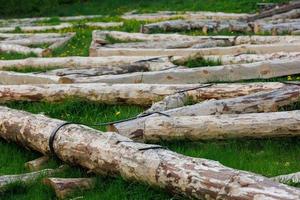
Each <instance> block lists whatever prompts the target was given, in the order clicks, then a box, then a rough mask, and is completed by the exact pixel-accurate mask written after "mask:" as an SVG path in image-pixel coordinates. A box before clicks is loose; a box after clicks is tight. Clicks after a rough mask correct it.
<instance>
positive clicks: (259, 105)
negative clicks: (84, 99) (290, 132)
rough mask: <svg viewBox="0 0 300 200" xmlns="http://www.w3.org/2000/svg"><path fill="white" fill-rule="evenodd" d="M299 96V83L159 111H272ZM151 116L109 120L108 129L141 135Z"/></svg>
mask: <svg viewBox="0 0 300 200" xmlns="http://www.w3.org/2000/svg"><path fill="white" fill-rule="evenodd" d="M299 98H300V86H298V85H289V86H285V87H282V88H280V89H275V90H273V91H271V92H259V93H255V94H251V95H247V96H242V97H236V98H230V99H223V100H209V101H204V102H202V103H198V104H195V105H191V106H184V107H180V108H176V109H170V110H167V111H165V112H163V113H165V114H167V115H170V116H205V115H220V114H241V113H258V112H275V111H278V109H279V108H280V107H282V106H286V105H290V104H292V103H295V102H298V101H299ZM154 116H159V115H158V114H152V115H150V116H145V117H139V118H137V119H135V120H131V121H127V122H122V123H117V124H113V125H111V126H109V127H108V129H109V130H112V131H116V132H118V133H119V134H121V135H124V136H126V137H129V138H136V139H141V136H143V132H144V131H143V128H144V124H145V121H146V120H147V119H149V118H151V117H154Z"/></svg>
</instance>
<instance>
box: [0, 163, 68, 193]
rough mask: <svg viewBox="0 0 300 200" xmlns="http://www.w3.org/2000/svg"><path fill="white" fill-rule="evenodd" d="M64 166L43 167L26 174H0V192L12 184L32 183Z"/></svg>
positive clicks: (60, 170)
mask: <svg viewBox="0 0 300 200" xmlns="http://www.w3.org/2000/svg"><path fill="white" fill-rule="evenodd" d="M65 169H66V166H61V167H59V168H57V169H43V170H40V171H36V172H30V173H26V174H18V175H4V176H0V192H4V191H6V190H7V189H8V187H9V186H10V185H12V184H18V183H22V184H29V183H32V182H34V181H36V180H38V179H39V178H41V177H43V176H53V175H55V174H57V173H60V172H63V171H64V170H65Z"/></svg>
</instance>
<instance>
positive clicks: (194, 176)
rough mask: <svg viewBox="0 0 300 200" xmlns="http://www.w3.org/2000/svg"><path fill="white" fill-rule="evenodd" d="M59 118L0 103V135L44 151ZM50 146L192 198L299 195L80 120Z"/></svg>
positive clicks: (102, 170)
mask: <svg viewBox="0 0 300 200" xmlns="http://www.w3.org/2000/svg"><path fill="white" fill-rule="evenodd" d="M60 124H62V121H60V120H54V119H50V118H48V117H45V116H42V115H33V114H29V113H27V112H21V111H17V110H13V109H9V108H5V107H1V109H0V125H1V126H0V127H1V130H2V131H1V132H0V136H1V137H2V138H4V139H6V140H8V141H14V142H17V143H20V144H22V145H24V146H26V147H29V148H32V149H33V150H37V151H39V152H41V153H43V154H47V153H49V146H48V142H49V137H50V134H51V132H52V131H53V130H55V129H56V128H57V127H58V126H59V125H60ZM54 151H55V153H56V154H57V156H58V157H59V158H60V159H61V160H63V161H64V162H70V163H73V164H78V165H81V166H82V167H85V168H88V169H89V170H91V171H93V172H95V173H98V174H103V175H111V176H114V175H121V176H122V177H123V178H125V179H129V180H135V181H139V182H143V183H147V184H150V185H152V186H156V187H161V188H165V189H167V190H169V191H172V192H175V193H179V194H182V195H186V196H187V197H193V198H196V199H245V200H246V199H266V198H269V199H271V198H272V199H280V200H292V199H293V200H294V199H299V198H300V190H299V189H296V188H294V187H290V186H287V185H283V184H279V183H276V182H273V181H271V180H270V179H268V178H265V177H263V176H260V175H257V174H253V173H249V172H245V171H239V170H235V169H232V168H229V167H225V166H223V165H221V164H220V163H218V162H215V161H211V160H206V159H199V158H191V157H187V156H184V155H180V154H177V153H174V152H172V151H169V150H165V149H163V148H161V147H160V146H157V145H149V144H143V143H135V142H133V141H132V140H130V139H128V138H126V137H123V136H121V135H118V134H116V133H103V132H100V131H96V130H93V129H90V128H88V127H85V126H80V125H67V126H64V127H62V128H61V129H59V131H58V132H57V135H56V138H55V139H54Z"/></svg>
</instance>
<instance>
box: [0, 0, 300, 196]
mask: <svg viewBox="0 0 300 200" xmlns="http://www.w3.org/2000/svg"><path fill="white" fill-rule="evenodd" d="M257 2H261V1H260V0H251V1H249V0H240V1H237V0H232V1H227V0H209V1H203V0H199V1H197V2H195V1H193V0H185V1H182V0H164V1H163V2H162V1H149V0H146V1H142V0H122V1H121V0H115V1H111V0H103V1H95V0H92V1H88V2H86V3H75V4H72V5H67V4H66V5H62V6H60V7H56V8H49V9H47V10H44V11H41V10H37V11H35V12H32V13H30V12H29V13H20V15H17V14H16V13H15V14H14V13H12V14H10V15H11V16H16V15H17V16H18V17H21V16H32V15H36V14H37V15H42V16H54V17H52V18H51V19H50V20H46V21H42V22H40V23H39V24H49V25H50V24H51V25H56V24H58V23H59V22H60V21H59V19H58V17H57V16H61V15H78V14H99V13H101V14H110V15H111V16H108V17H101V18H97V19H92V20H81V21H79V22H72V23H73V24H74V27H72V28H68V29H64V30H61V31H57V32H76V36H75V37H74V38H73V39H72V40H71V41H70V42H68V44H67V45H65V46H64V47H61V48H58V49H56V50H54V52H53V53H52V55H51V56H88V54H89V46H90V43H91V40H92V34H91V33H92V31H93V28H90V27H86V26H84V25H83V23H84V22H87V21H124V20H122V19H121V18H120V17H119V16H117V15H119V14H122V13H124V12H126V11H130V10H133V9H137V10H138V12H152V11H156V10H178V11H185V10H195V11H196V10H210V11H225V12H252V11H253V10H255V9H256V3H257ZM266 2H279V1H276V0H274V1H266ZM280 2H282V1H280ZM33 13H34V14H33ZM145 23H146V22H139V21H136V20H125V21H124V26H123V27H119V28H113V29H111V30H118V31H126V32H138V31H139V28H140V25H141V24H145ZM49 32H50V31H49ZM51 32H52V31H51ZM186 34H190V35H201V34H202V33H201V32H199V31H190V32H186ZM224 34H227V35H230V34H232V33H228V32H224ZM108 40H109V41H110V42H111V43H116V42H128V41H116V40H115V38H108ZM33 56H35V55H33V54H31V55H21V54H15V53H10V54H5V53H0V59H6V60H8V59H22V58H26V57H33ZM219 64H221V63H220V62H214V61H211V60H205V59H201V58H200V59H196V60H192V59H190V60H189V61H188V62H186V63H185V65H186V66H188V67H201V66H215V65H219ZM50 69H51V68H50ZM10 70H13V71H18V72H35V71H39V72H43V71H45V69H40V68H32V67H30V66H28V67H27V68H25V69H23V70H18V69H16V68H12V69H10ZM46 70H49V69H46ZM286 80H298V75H294V76H291V77H280V78H275V79H270V80H265V81H286ZM253 81H258V80H250V81H248V82H253ZM5 105H6V106H8V107H11V108H15V109H20V110H26V111H29V112H32V113H43V114H45V115H47V116H49V117H52V118H59V119H63V120H66V121H72V122H79V123H84V124H95V123H100V122H107V121H115V120H119V119H125V118H129V117H131V116H136V115H137V114H139V113H141V112H142V111H143V110H144V108H141V107H137V106H125V105H103V104H98V103H95V102H89V101H84V100H81V99H68V100H66V101H64V102H60V103H58V102H56V103H47V102H35V103H30V102H10V103H7V104H5ZM299 108H300V103H297V104H293V105H291V106H286V107H284V108H282V110H294V109H299ZM94 128H97V129H99V130H102V131H104V130H105V127H94ZM161 145H164V146H166V147H168V148H169V149H171V150H173V151H176V152H179V153H182V154H184V155H188V156H193V157H201V158H207V159H212V160H217V161H219V162H221V163H222V164H224V165H226V166H229V167H233V168H237V169H241V170H248V171H252V172H256V173H259V174H263V175H265V176H276V175H279V174H285V173H291V172H297V171H300V159H299V155H300V140H299V138H282V139H262V140H253V139H240V140H226V141H218V140H210V141H205V142H190V141H174V142H162V143H161ZM0 152H1V157H0V176H1V175H6V174H18V173H25V172H26V170H25V168H24V163H25V162H27V161H29V160H32V159H35V158H38V157H39V156H41V155H40V154H39V153H37V152H33V151H29V150H26V149H24V148H23V147H20V146H17V145H15V144H12V143H7V142H6V141H4V140H0ZM60 164H61V163H60V161H58V160H56V159H52V160H51V161H50V162H49V164H48V165H47V166H45V167H48V168H53V167H58V166H59V165H60ZM58 176H59V177H87V176H91V175H90V174H87V173H86V171H85V170H83V169H81V168H79V167H76V166H75V167H72V168H71V169H69V170H67V171H66V172H64V173H61V174H58ZM40 181H41V180H39V181H37V182H35V183H32V184H29V185H27V186H24V185H19V184H17V185H12V186H10V187H11V188H10V190H9V191H7V192H5V193H2V194H0V199H6V200H15V199H18V200H19V199H20V200H29V199H30V200H31V199H33V200H44V199H55V194H54V192H53V191H52V190H51V189H50V188H49V187H47V186H44V185H43V184H40ZM75 196H84V199H88V200H96V199H97V200H98V199H101V200H106V199H107V200H114V199H115V200H118V199H128V200H129V199H130V200H131V199H133V200H135V199H136V200H139V199H145V200H147V199H149V200H150V199H151V200H152V199H154V200H156V199H157V200H161V199H184V198H182V197H180V196H174V195H173V194H168V193H166V192H165V191H164V190H161V189H157V188H152V187H149V186H147V185H144V184H140V183H134V182H127V181H124V180H123V179H122V178H120V177H115V178H111V177H97V185H96V188H95V189H93V190H91V191H87V192H85V193H79V194H76V195H75Z"/></svg>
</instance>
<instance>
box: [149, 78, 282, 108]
mask: <svg viewBox="0 0 300 200" xmlns="http://www.w3.org/2000/svg"><path fill="white" fill-rule="evenodd" d="M283 86H284V84H282V83H275V82H274V83H250V84H237V83H233V84H212V85H211V84H208V85H203V86H200V87H198V88H197V87H196V88H195V89H193V90H187V91H182V92H177V93H175V94H173V95H170V96H166V97H165V98H164V99H163V100H161V101H158V102H156V103H154V104H153V105H152V106H151V108H149V109H147V110H146V111H145V112H144V113H152V112H163V111H166V110H170V109H173V108H179V107H183V106H185V105H187V104H189V103H190V102H193V103H199V102H201V101H203V100H207V99H225V98H233V97H238V96H245V95H249V94H252V93H256V92H262V91H271V90H275V89H279V88H281V87H283Z"/></svg>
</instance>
